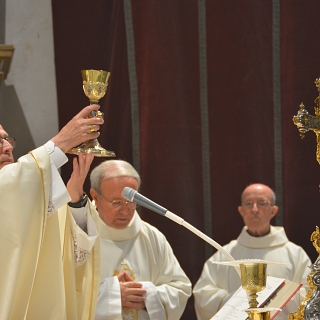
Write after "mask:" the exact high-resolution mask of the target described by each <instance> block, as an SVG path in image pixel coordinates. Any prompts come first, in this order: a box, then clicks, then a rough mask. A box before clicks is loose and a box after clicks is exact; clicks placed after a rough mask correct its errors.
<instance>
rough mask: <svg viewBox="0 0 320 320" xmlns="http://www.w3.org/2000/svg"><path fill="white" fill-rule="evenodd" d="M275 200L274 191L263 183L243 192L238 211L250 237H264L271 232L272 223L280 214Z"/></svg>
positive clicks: (253, 185)
mask: <svg viewBox="0 0 320 320" xmlns="http://www.w3.org/2000/svg"><path fill="white" fill-rule="evenodd" d="M275 200H276V197H275V194H274V192H273V190H272V189H271V188H270V187H268V186H266V185H264V184H261V183H254V184H251V185H249V186H248V187H246V188H245V189H244V190H243V192H242V196H241V206H239V207H238V211H239V213H240V215H241V216H242V219H243V222H244V224H245V225H246V226H247V228H248V230H247V231H248V233H249V234H250V235H252V236H255V237H262V236H264V235H266V234H268V233H269V232H270V221H271V219H272V218H273V217H274V216H275V215H276V214H277V212H278V207H277V206H276V205H275Z"/></svg>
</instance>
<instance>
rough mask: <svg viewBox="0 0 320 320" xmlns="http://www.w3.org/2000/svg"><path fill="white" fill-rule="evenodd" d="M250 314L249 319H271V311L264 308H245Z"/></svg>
mask: <svg viewBox="0 0 320 320" xmlns="http://www.w3.org/2000/svg"><path fill="white" fill-rule="evenodd" d="M245 311H246V313H247V314H248V316H249V320H270V311H267V310H266V309H264V308H256V309H247V310H245Z"/></svg>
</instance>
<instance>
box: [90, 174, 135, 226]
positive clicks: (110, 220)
mask: <svg viewBox="0 0 320 320" xmlns="http://www.w3.org/2000/svg"><path fill="white" fill-rule="evenodd" d="M125 187H129V188H132V189H134V190H136V191H137V190H138V182H137V180H136V179H134V178H132V177H117V178H111V179H104V180H102V182H101V196H100V195H99V194H98V193H97V192H96V190H93V189H91V190H90V194H91V196H92V198H93V200H94V201H95V205H96V207H97V210H98V212H99V216H100V218H101V220H103V222H104V223H105V224H106V225H108V226H110V227H113V228H115V229H123V228H125V227H126V226H127V225H128V224H129V223H130V221H131V220H132V218H133V215H134V211H135V207H136V204H135V203H132V202H127V201H126V199H125V198H123V197H122V196H121V193H122V190H123V189H124V188H125Z"/></svg>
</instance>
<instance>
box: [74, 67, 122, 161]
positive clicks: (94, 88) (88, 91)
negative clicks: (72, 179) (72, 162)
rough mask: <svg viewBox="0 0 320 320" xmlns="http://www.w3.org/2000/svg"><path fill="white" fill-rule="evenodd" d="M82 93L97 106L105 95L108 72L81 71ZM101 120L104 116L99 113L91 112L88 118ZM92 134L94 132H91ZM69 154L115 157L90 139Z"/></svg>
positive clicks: (111, 152)
mask: <svg viewBox="0 0 320 320" xmlns="http://www.w3.org/2000/svg"><path fill="white" fill-rule="evenodd" d="M81 73H82V81H83V91H84V93H85V95H86V96H87V97H88V98H89V100H90V104H98V103H99V100H100V99H101V98H102V97H103V96H104V95H105V93H106V91H107V88H108V80H109V77H110V72H108V71H103V70H82V71H81ZM93 117H98V118H103V117H104V114H103V112H101V111H99V110H98V111H92V112H91V114H90V115H89V118H93ZM89 132H91V131H89ZM92 132H94V130H93V131H92ZM68 153H71V154H78V153H91V154H93V155H94V156H96V157H115V156H116V155H115V153H114V152H113V151H109V150H106V149H104V148H102V147H101V145H100V143H99V142H98V139H90V140H87V141H85V142H83V143H82V144H81V145H79V146H77V147H75V148H72V149H70V150H69V151H68Z"/></svg>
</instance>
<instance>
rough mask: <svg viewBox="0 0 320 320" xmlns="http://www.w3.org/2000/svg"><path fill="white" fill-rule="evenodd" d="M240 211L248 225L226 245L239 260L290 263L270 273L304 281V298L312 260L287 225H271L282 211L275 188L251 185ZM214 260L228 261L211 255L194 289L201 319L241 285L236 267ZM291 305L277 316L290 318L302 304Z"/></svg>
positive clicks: (209, 316) (215, 311) (224, 301)
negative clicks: (289, 315) (288, 233)
mask: <svg viewBox="0 0 320 320" xmlns="http://www.w3.org/2000/svg"><path fill="white" fill-rule="evenodd" d="M238 211H239V213H240V215H241V217H242V219H243V222H244V227H243V229H242V231H241V233H240V235H239V237H238V238H237V239H236V240H232V241H231V242H230V243H229V244H227V245H225V246H224V247H223V248H224V249H225V250H226V251H227V252H229V253H230V254H231V255H232V257H233V258H234V259H235V260H240V259H261V260H266V261H273V262H280V263H286V264H289V266H288V267H275V266H269V267H268V275H270V276H274V277H278V278H285V279H288V280H291V281H293V282H296V283H302V284H304V285H305V287H304V288H302V289H301V290H300V293H301V297H304V295H305V293H306V289H305V288H306V287H307V276H308V274H309V273H310V270H309V268H308V266H309V265H311V261H310V259H309V257H308V255H307V254H306V252H305V251H304V250H303V248H301V247H300V246H298V245H296V244H294V243H292V242H291V241H289V240H288V238H287V235H286V233H285V230H284V228H283V227H275V226H272V225H270V221H271V219H272V218H273V217H274V216H275V215H276V214H277V212H278V207H277V206H276V196H275V193H274V192H273V190H272V189H271V188H270V187H268V186H266V185H264V184H261V183H255V184H251V185H249V186H248V187H246V188H245V189H244V191H243V192H242V196H241V205H240V206H239V207H238ZM214 261H225V258H224V256H223V255H222V254H221V253H220V252H216V253H215V254H214V255H213V256H211V257H210V258H209V259H208V260H207V261H206V263H205V264H204V267H203V270H202V273H201V276H200V278H199V280H198V282H197V283H196V284H195V286H194V288H193V295H194V298H195V309H196V314H197V318H198V320H209V319H211V318H212V317H213V316H214V315H215V313H217V311H218V310H219V309H220V308H221V307H222V306H223V305H224V304H225V303H226V302H227V300H228V299H229V298H230V297H231V296H232V295H233V294H234V293H235V291H236V290H237V289H238V288H239V287H240V286H241V281H240V277H239V275H238V274H237V272H236V271H235V269H234V268H233V267H226V266H223V265H218V264H215V263H214ZM289 306H290V304H288V306H287V308H289ZM291 308H292V310H286V309H284V310H283V311H282V312H280V313H279V314H278V315H277V316H276V318H275V319H276V320H280V319H288V312H296V311H297V309H298V305H292V304H291Z"/></svg>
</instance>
